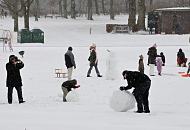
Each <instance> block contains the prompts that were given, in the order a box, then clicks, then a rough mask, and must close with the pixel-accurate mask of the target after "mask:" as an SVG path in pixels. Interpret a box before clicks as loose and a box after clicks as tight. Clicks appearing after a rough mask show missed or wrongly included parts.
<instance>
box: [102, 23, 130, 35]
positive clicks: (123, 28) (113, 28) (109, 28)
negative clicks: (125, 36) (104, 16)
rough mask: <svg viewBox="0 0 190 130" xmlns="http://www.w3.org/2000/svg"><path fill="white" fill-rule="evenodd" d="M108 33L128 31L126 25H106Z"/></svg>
mask: <svg viewBox="0 0 190 130" xmlns="http://www.w3.org/2000/svg"><path fill="white" fill-rule="evenodd" d="M106 31H107V32H108V33H111V32H112V33H129V31H130V29H129V26H128V25H127V24H106Z"/></svg>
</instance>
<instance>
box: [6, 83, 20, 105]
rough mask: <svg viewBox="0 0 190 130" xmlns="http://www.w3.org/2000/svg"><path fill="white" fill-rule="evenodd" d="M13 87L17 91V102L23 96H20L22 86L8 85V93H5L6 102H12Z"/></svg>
mask: <svg viewBox="0 0 190 130" xmlns="http://www.w3.org/2000/svg"><path fill="white" fill-rule="evenodd" d="M13 88H15V89H16V91H17V95H18V101H19V102H22V101H23V97H22V87H21V86H19V87H8V94H7V97H8V103H9V104H11V103H12V98H13V96H12V95H13Z"/></svg>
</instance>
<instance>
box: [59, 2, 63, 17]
mask: <svg viewBox="0 0 190 130" xmlns="http://www.w3.org/2000/svg"><path fill="white" fill-rule="evenodd" d="M62 2H63V0H59V15H61V16H63V5H62Z"/></svg>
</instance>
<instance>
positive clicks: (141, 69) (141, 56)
mask: <svg viewBox="0 0 190 130" xmlns="http://www.w3.org/2000/svg"><path fill="white" fill-rule="evenodd" d="M138 70H139V72H141V73H142V74H144V62H143V55H140V56H139V66H138Z"/></svg>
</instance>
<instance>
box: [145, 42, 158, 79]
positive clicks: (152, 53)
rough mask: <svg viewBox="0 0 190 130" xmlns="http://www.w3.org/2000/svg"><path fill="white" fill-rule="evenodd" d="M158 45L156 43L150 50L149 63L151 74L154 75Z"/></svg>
mask: <svg viewBox="0 0 190 130" xmlns="http://www.w3.org/2000/svg"><path fill="white" fill-rule="evenodd" d="M156 47H157V45H156V44H154V45H153V46H152V47H150V48H149V50H148V53H147V55H148V65H149V67H150V70H149V74H150V76H154V66H155V64H156V57H157V49H156Z"/></svg>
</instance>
